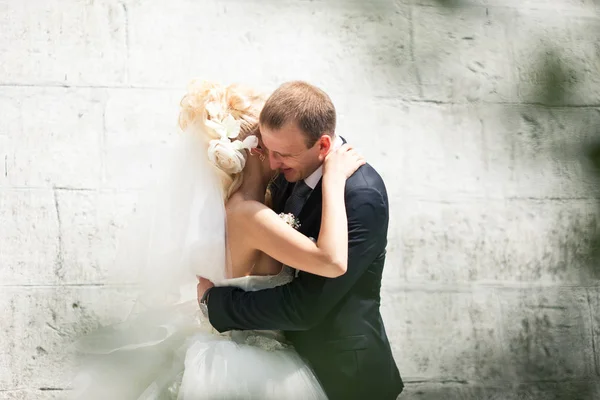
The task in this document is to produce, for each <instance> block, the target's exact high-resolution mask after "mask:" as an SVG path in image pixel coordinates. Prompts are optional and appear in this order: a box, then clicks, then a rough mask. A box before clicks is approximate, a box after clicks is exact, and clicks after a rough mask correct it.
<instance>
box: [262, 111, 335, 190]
mask: <svg viewBox="0 0 600 400" xmlns="http://www.w3.org/2000/svg"><path fill="white" fill-rule="evenodd" d="M260 132H261V136H262V141H263V143H264V145H265V147H266V148H267V150H268V152H269V164H270V167H271V169H273V170H279V172H280V173H282V174H283V175H284V176H285V179H286V180H287V181H288V182H297V181H300V180H302V179H305V178H306V177H308V176H309V175H310V174H312V173H313V172H314V171H315V170H316V169H317V168H319V166H320V165H321V163H322V162H323V160H324V159H325V155H326V154H327V153H328V152H329V148H330V146H331V142H330V141H328V140H327V139H324V140H325V142H327V143H325V146H324V145H323V143H322V140H318V141H317V142H316V143H315V145H314V146H312V147H310V148H309V147H307V146H306V137H305V135H304V133H303V132H302V131H301V130H300V128H298V126H297V124H296V123H295V122H291V123H287V124H286V125H284V126H283V127H281V129H269V128H267V127H264V126H261V128H260ZM327 138H328V137H327Z"/></svg>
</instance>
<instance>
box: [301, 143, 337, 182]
mask: <svg viewBox="0 0 600 400" xmlns="http://www.w3.org/2000/svg"><path fill="white" fill-rule="evenodd" d="M343 144H344V141H343V140H342V138H341V137H339V136H338V135H335V139H334V140H333V150H337V149H339V148H340V147H342V145H343ZM322 177H323V165H322V164H321V166H319V168H317V169H316V170H315V172H313V173H312V174H310V175H309V176H308V177H307V178H306V179H304V183H306V184H307V185H308V186H309V187H310V188H311V189H314V188H316V187H317V184H318V183H319V181H320V180H321V178H322Z"/></svg>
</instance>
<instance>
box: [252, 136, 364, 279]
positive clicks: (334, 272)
mask: <svg viewBox="0 0 600 400" xmlns="http://www.w3.org/2000/svg"><path fill="white" fill-rule="evenodd" d="M363 164H364V160H363V158H362V157H361V156H359V155H358V154H357V153H356V152H354V151H353V150H352V149H351V147H349V146H348V145H344V146H342V148H340V149H339V150H336V151H334V152H332V153H331V154H329V155H328V156H327V159H326V160H325V163H324V165H323V179H322V186H323V189H322V190H323V193H322V198H323V209H322V214H321V215H322V216H321V230H320V234H319V238H318V239H317V242H316V243H314V242H313V241H312V240H310V239H309V238H308V237H306V236H304V235H303V234H302V233H300V232H298V231H297V230H296V229H294V228H293V227H291V226H290V225H288V224H287V223H286V222H284V221H283V220H282V219H281V218H280V217H279V216H278V215H277V214H275V212H273V211H272V210H271V209H269V208H267V207H266V206H264V205H262V204H260V203H257V202H248V203H246V208H245V209H244V213H245V214H246V217H245V218H241V219H240V220H241V221H244V222H242V223H243V224H244V226H243V227H240V228H241V229H244V231H245V232H246V233H247V236H248V240H249V241H250V245H251V246H252V247H254V248H256V249H258V250H260V251H262V252H263V253H266V254H268V255H269V256H270V257H272V258H274V259H276V260H278V261H280V262H282V263H283V264H285V265H289V266H291V267H294V268H296V269H299V270H302V271H305V272H308V273H311V274H314V275H320V276H324V277H327V278H336V277H338V276H341V275H343V274H344V273H346V269H347V264H348V221H347V219H346V207H345V203H344V187H345V184H346V179H347V178H348V177H349V176H350V175H352V174H353V173H354V172H355V171H356V170H357V169H358V168H359V167H360V166H361V165H363Z"/></svg>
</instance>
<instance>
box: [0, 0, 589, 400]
mask: <svg viewBox="0 0 600 400" xmlns="http://www.w3.org/2000/svg"><path fill="white" fill-rule="evenodd" d="M599 11H600V2H599V1H598V0H390V1H384V0H313V1H308V0H305V1H299V0H298V1H292V0H283V1H275V0H267V1H264V0H261V1H259V0H243V1H242V0H237V1H236V0H219V1H217V0H200V1H192V0H170V1H142V0H122V1H119V0H103V1H100V0H96V1H94V0H80V1H77V0H48V1H44V2H42V1H35V0H20V1H19V0H0V310H1V311H0V332H1V333H0V398H3V399H4V398H6V399H55V398H56V399H58V398H62V397H64V395H65V392H64V389H65V388H67V387H68V381H67V378H66V377H65V374H64V373H63V372H64V371H66V370H67V369H68V368H67V364H66V363H67V361H68V351H66V350H65V348H64V346H65V345H66V344H67V343H69V340H70V338H71V337H72V336H73V335H75V334H77V333H81V332H84V331H86V330H88V329H90V328H92V327H94V326H95V325H96V324H98V323H106V322H109V321H112V320H114V318H115V316H114V315H109V312H108V309H109V307H108V305H110V304H114V303H115V302H120V301H126V299H125V298H124V297H122V294H121V293H120V292H119V290H118V289H116V288H113V287H109V286H106V285H104V284H103V282H105V272H106V270H107V268H108V265H110V261H111V258H112V257H113V256H114V253H115V237H116V235H117V233H118V232H119V231H120V230H121V229H122V227H123V226H124V224H125V222H126V221H127V215H129V213H130V212H131V210H132V209H133V206H134V203H135V194H136V190H137V189H139V188H140V187H142V186H143V185H144V184H145V183H146V182H148V181H149V179H150V178H151V176H152V174H153V173H154V170H153V165H152V164H151V163H150V161H149V160H150V153H149V148H150V147H151V146H152V145H153V144H156V143H160V142H161V141H162V140H164V138H165V137H166V136H168V135H172V134H174V132H175V126H176V117H177V108H178V101H179V99H180V97H181V96H182V94H183V93H184V90H185V85H186V83H187V82H188V81H189V80H190V79H191V78H193V77H200V78H206V79H211V80H218V81H222V82H231V81H241V82H245V83H248V84H251V85H254V86H256V87H259V88H264V89H265V90H272V89H273V88H275V87H276V86H277V85H278V84H279V83H281V82H283V81H285V80H290V79H305V80H308V81H310V82H313V83H315V84H317V85H319V86H321V87H322V88H323V89H325V90H326V91H327V92H328V93H330V95H331V96H332V98H333V100H334V102H335V104H336V105H337V107H338V110H339V121H340V123H339V130H338V131H339V133H341V134H342V135H344V136H345V137H346V138H347V139H349V140H350V141H352V142H353V143H354V144H355V145H357V146H358V147H359V148H360V149H361V150H362V151H363V152H364V153H365V155H366V156H367V158H368V160H369V161H370V162H371V163H372V164H373V165H374V166H375V167H376V168H378V170H379V171H380V172H381V173H382V175H383V176H384V178H385V180H386V183H387V185H388V190H389V195H390V200H391V205H392V210H391V211H392V214H393V215H392V216H393V221H392V223H391V227H390V232H389V258H388V263H387V267H386V273H385V284H384V288H383V304H382V309H383V313H384V316H385V319H386V322H387V327H388V331H389V335H390V338H391V341H392V344H393V347H394V352H395V355H396V359H397V362H398V366H399V368H400V370H401V372H402V375H403V377H404V378H405V380H406V382H407V388H406V390H405V394H404V395H403V396H401V397H402V398H406V399H515V400H516V399H544V400H545V399H593V398H600V384H599V381H600V264H599V261H600V229H599V227H598V223H599V217H600V209H599V203H598V201H599V199H600V189H599V185H600V161H599V160H600V157H598V154H600V151H599V150H597V147H596V146H597V144H596V143H597V142H596V140H598V139H599V135H600V40H599V38H600V19H599Z"/></svg>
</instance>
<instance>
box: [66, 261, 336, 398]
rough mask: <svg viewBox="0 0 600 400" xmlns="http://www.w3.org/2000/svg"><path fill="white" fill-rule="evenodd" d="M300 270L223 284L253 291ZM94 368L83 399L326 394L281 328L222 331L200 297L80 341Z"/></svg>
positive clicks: (85, 378)
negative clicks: (204, 313)
mask: <svg viewBox="0 0 600 400" xmlns="http://www.w3.org/2000/svg"><path fill="white" fill-rule="evenodd" d="M292 279H293V270H292V269H290V268H288V267H284V268H283V269H282V271H281V272H280V273H279V274H277V275H270V276H245V277H241V278H234V279H228V280H226V281H224V282H223V283H222V284H223V285H227V286H236V287H239V288H242V289H244V290H247V291H254V290H261V289H266V288H271V287H275V286H279V285H284V284H286V283H288V282H290V281H291V280H292ZM78 349H79V351H80V352H81V353H83V354H87V355H88V360H87V362H86V365H87V367H86V368H85V369H84V370H83V371H82V372H81V373H80V374H79V375H78V377H77V379H76V380H75V383H74V386H75V388H74V389H75V391H74V398H76V399H86V400H92V399H114V400H120V399H123V400H135V399H137V400H150V399H153V400H158V399H161V400H162V399H178V400H198V399H265V400H266V399H326V396H325V394H324V392H323V390H322V389H321V386H320V384H319V382H318V381H317V379H316V378H315V376H314V374H313V372H312V370H311V369H310V368H309V367H308V366H307V365H306V363H305V362H304V361H303V360H302V359H301V358H300V356H298V354H297V353H296V352H295V351H294V349H293V348H292V347H290V346H289V345H288V344H286V343H285V340H284V338H283V336H282V335H281V334H280V333H279V332H275V331H232V332H229V333H225V334H219V333H218V332H216V331H215V330H214V329H212V327H211V326H210V324H209V323H208V321H207V320H206V318H204V317H203V316H202V314H201V313H200V312H199V310H198V305H197V302H187V303H183V304H179V305H177V306H174V307H170V308H167V309H163V310H161V311H156V312H152V313H151V314H148V315H141V316H139V317H137V318H135V319H132V320H129V321H126V322H124V323H122V324H118V325H114V326H110V327H108V328H104V329H103V330H101V331H98V332H96V333H94V334H92V335H89V336H87V337H85V338H83V339H82V340H81V341H80V342H79V346H78Z"/></svg>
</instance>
